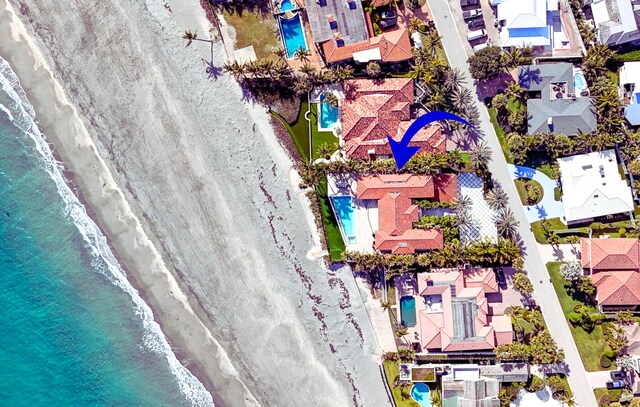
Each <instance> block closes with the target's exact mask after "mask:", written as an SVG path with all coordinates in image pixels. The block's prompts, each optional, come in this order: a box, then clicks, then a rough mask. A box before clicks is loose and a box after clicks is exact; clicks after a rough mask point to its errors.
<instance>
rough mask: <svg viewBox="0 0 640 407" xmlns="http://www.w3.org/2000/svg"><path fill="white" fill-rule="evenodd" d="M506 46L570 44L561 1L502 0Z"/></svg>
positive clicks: (558, 46) (500, 10) (500, 8)
mask: <svg viewBox="0 0 640 407" xmlns="http://www.w3.org/2000/svg"><path fill="white" fill-rule="evenodd" d="M497 6H498V20H499V21H500V25H501V26H502V29H501V31H500V45H501V46H502V47H511V46H518V47H521V46H527V45H531V46H534V47H544V48H545V49H562V48H568V47H569V46H570V44H569V41H568V39H567V36H566V31H565V29H564V27H563V25H562V19H561V18H560V11H559V9H558V0H502V1H501V2H499V3H497Z"/></svg>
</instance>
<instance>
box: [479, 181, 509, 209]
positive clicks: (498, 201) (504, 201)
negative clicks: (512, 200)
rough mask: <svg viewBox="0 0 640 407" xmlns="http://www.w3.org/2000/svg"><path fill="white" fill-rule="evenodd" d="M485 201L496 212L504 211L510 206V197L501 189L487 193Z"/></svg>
mask: <svg viewBox="0 0 640 407" xmlns="http://www.w3.org/2000/svg"><path fill="white" fill-rule="evenodd" d="M484 199H485V200H486V201H487V204H488V205H489V207H490V208H491V209H493V210H494V211H500V210H503V209H505V208H506V207H507V205H509V197H508V196H507V193H506V192H504V189H502V188H501V187H494V188H492V189H490V190H489V192H487V194H486V195H485V197H484Z"/></svg>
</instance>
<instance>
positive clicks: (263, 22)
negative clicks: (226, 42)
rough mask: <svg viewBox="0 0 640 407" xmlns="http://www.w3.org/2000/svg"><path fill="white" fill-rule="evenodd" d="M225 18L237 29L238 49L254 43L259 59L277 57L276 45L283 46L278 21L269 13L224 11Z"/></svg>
mask: <svg viewBox="0 0 640 407" xmlns="http://www.w3.org/2000/svg"><path fill="white" fill-rule="evenodd" d="M223 15H224V19H225V20H226V21H227V23H229V24H231V25H232V26H233V28H235V30H236V49H239V48H243V47H247V46H249V45H253V49H254V50H255V52H256V56H257V57H258V59H262V58H267V57H270V56H273V57H275V55H274V54H273V52H272V49H273V47H274V46H280V47H282V44H281V43H280V40H279V39H278V38H277V37H276V35H275V34H274V32H277V30H278V28H277V22H276V20H275V19H274V18H273V16H272V15H271V14H269V13H265V14H260V13H253V12H249V11H243V12H242V13H241V14H238V13H232V14H231V13H229V12H227V11H225V12H223Z"/></svg>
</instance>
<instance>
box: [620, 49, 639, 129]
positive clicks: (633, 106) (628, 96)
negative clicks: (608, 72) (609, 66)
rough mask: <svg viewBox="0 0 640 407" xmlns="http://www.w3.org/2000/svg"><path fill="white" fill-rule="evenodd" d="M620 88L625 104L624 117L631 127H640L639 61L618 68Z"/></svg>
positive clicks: (626, 63)
mask: <svg viewBox="0 0 640 407" xmlns="http://www.w3.org/2000/svg"><path fill="white" fill-rule="evenodd" d="M620 88H621V89H620V90H621V91H622V96H623V97H624V100H625V102H626V103H627V106H626V107H625V108H624V117H625V118H626V119H627V121H628V122H629V123H630V124H631V125H632V126H638V125H640V61H635V62H625V63H624V65H623V66H622V68H620Z"/></svg>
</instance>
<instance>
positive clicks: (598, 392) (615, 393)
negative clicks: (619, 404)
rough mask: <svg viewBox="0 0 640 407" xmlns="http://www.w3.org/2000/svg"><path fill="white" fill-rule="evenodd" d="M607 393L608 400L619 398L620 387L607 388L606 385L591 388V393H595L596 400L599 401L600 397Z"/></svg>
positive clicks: (613, 400) (612, 400) (620, 393)
mask: <svg viewBox="0 0 640 407" xmlns="http://www.w3.org/2000/svg"><path fill="white" fill-rule="evenodd" d="M607 393H608V394H609V400H611V402H615V401H618V400H620V397H621V396H622V390H620V389H614V390H608V389H607V388H606V387H598V388H595V389H593V394H595V396H596V400H598V402H600V398H602V396H604V395H605V394H607Z"/></svg>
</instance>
